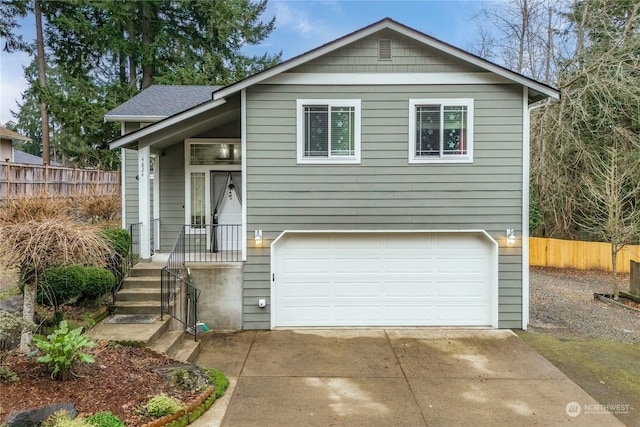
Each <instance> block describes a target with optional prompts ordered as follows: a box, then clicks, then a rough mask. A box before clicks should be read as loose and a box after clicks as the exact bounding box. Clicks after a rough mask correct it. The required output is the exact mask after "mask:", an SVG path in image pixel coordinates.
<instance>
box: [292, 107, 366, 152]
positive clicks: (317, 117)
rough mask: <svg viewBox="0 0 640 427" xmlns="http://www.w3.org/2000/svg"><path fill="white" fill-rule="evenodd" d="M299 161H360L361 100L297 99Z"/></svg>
mask: <svg viewBox="0 0 640 427" xmlns="http://www.w3.org/2000/svg"><path fill="white" fill-rule="evenodd" d="M297 110H298V112H297V115H298V120H297V126H298V163H301V164H304V163H307V164H321V163H334V164H340V163H347V164H353V163H360V100H298V108H297Z"/></svg>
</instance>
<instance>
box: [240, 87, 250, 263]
mask: <svg viewBox="0 0 640 427" xmlns="http://www.w3.org/2000/svg"><path fill="white" fill-rule="evenodd" d="M240 149H241V150H242V161H241V165H240V166H241V167H242V194H243V196H244V200H243V203H242V235H243V236H244V239H242V261H246V260H247V204H248V203H247V90H246V89H242V90H241V91H240Z"/></svg>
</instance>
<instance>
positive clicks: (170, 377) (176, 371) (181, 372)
mask: <svg viewBox="0 0 640 427" xmlns="http://www.w3.org/2000/svg"><path fill="white" fill-rule="evenodd" d="M151 372H154V373H156V374H158V375H160V376H161V377H162V378H163V379H164V380H165V381H166V383H167V384H169V385H170V386H172V387H179V388H182V389H183V390H189V391H192V392H199V391H203V390H205V389H206V388H207V387H208V386H209V374H208V373H207V372H206V371H205V370H203V369H200V368H199V367H197V366H195V365H188V364H179V365H170V366H162V367H159V368H155V369H153V370H152V371H151Z"/></svg>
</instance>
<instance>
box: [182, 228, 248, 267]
mask: <svg viewBox="0 0 640 427" xmlns="http://www.w3.org/2000/svg"><path fill="white" fill-rule="evenodd" d="M183 233H184V236H185V244H184V252H185V261H186V262H238V261H241V260H242V241H243V239H244V236H243V235H242V225H240V224H198V225H185V226H184V227H183Z"/></svg>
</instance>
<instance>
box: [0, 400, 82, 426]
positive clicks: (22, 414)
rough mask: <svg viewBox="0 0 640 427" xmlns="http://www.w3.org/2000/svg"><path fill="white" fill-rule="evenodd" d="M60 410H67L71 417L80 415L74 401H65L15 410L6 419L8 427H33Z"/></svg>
mask: <svg viewBox="0 0 640 427" xmlns="http://www.w3.org/2000/svg"><path fill="white" fill-rule="evenodd" d="M58 411H67V412H68V413H69V416H70V417H71V418H75V417H76V415H78V412H77V411H76V408H75V407H74V406H73V403H69V402H64V403H56V404H55V405H50V406H43V407H40V408H34V409H25V410H24V411H19V412H13V413H11V414H9V416H8V417H7V420H6V421H5V424H4V425H5V426H6V427H33V426H37V425H40V423H41V422H43V421H44V420H46V419H47V418H49V417H50V416H51V415H52V414H54V413H55V412H58Z"/></svg>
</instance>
